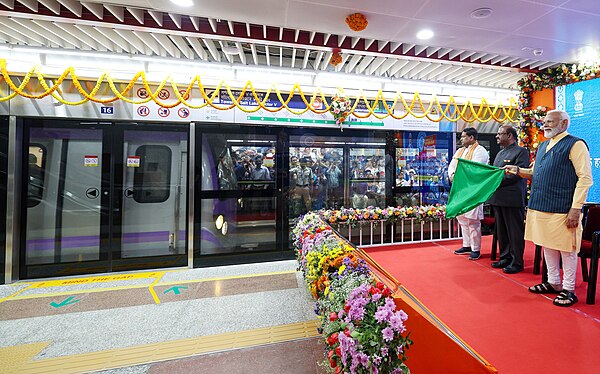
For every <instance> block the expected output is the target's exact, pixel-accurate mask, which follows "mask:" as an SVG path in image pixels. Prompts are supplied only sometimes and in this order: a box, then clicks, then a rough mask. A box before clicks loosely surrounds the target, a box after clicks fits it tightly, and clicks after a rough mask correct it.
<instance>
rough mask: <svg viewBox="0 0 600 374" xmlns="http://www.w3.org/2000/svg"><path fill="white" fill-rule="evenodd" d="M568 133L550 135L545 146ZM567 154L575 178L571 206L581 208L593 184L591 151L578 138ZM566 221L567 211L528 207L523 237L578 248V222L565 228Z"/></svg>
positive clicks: (559, 247)
mask: <svg viewBox="0 0 600 374" xmlns="http://www.w3.org/2000/svg"><path fill="white" fill-rule="evenodd" d="M567 135H568V133H567V132H564V133H562V134H559V135H557V136H555V137H554V138H552V139H550V143H549V144H548V148H547V150H550V149H552V147H554V145H555V144H556V143H558V141H560V140H561V139H562V138H564V137H565V136H567ZM569 158H570V159H571V162H572V163H573V167H574V168H575V173H576V174H577V178H578V180H577V184H576V186H575V191H574V193H573V204H572V205H571V208H574V209H581V207H582V205H583V204H584V203H585V199H586V197H587V192H588V190H589V188H590V186H592V184H593V180H592V167H591V165H590V162H589V160H590V153H589V151H588V149H587V147H586V146H585V144H583V142H577V143H575V144H574V145H573V147H572V148H571V151H570V153H569ZM534 168H535V164H534ZM533 188H535V186H533ZM566 222H567V214H566V213H565V214H561V213H547V212H539V211H536V210H533V209H529V210H528V211H527V220H526V224H525V239H526V240H530V241H532V242H534V243H535V244H538V245H541V246H544V247H546V248H552V249H557V250H560V251H565V252H572V251H575V252H579V247H580V245H581V233H582V231H583V229H582V227H581V222H580V223H579V225H578V226H577V227H576V228H572V229H570V228H567V223H566Z"/></svg>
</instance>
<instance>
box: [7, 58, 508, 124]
mask: <svg viewBox="0 0 600 374" xmlns="http://www.w3.org/2000/svg"><path fill="white" fill-rule="evenodd" d="M0 73H1V76H2V78H1V80H4V81H5V82H6V84H7V85H8V88H9V89H10V91H12V92H10V93H9V94H7V95H6V96H1V95H2V94H1V93H0V102H4V101H8V100H11V99H13V98H14V97H16V96H17V95H20V96H22V97H25V98H28V99H43V98H45V97H47V96H52V97H53V98H54V99H56V100H57V101H59V102H61V103H63V104H65V105H82V104H84V103H86V102H89V101H91V102H95V103H101V104H107V103H112V102H115V101H117V100H122V101H125V102H127V103H129V104H132V105H141V104H145V103H148V102H150V101H153V102H155V103H156V104H157V105H158V106H160V107H163V108H173V107H176V106H178V105H180V104H183V105H185V106H187V107H189V108H191V109H201V108H204V107H207V106H210V107H212V108H214V109H217V110H230V109H233V108H238V109H240V110H241V111H242V112H244V113H255V112H257V111H259V110H261V109H263V110H265V111H267V112H270V113H276V112H279V111H281V110H283V109H286V110H287V111H289V112H290V113H292V114H295V115H301V114H304V113H306V112H308V111H309V110H310V111H311V112H313V113H315V114H325V113H328V112H330V111H331V106H332V103H333V101H332V100H333V99H328V98H327V97H326V95H325V94H324V93H323V91H322V90H321V88H317V89H316V90H315V91H314V92H313V93H312V94H311V95H306V94H305V93H304V92H303V91H302V88H301V87H300V85H299V84H298V83H296V84H294V86H293V87H292V89H291V90H290V91H289V92H286V93H282V92H281V91H280V90H279V88H278V87H277V85H276V84H273V85H271V86H270V87H269V88H268V89H267V90H266V91H260V92H259V91H257V90H256V89H255V88H254V86H253V85H252V82H250V81H248V82H246V84H245V85H244V86H243V87H242V88H241V90H239V89H238V88H233V89H232V88H231V87H230V86H229V85H228V84H227V83H226V82H224V81H221V82H219V84H217V85H216V87H212V86H211V87H205V86H204V85H203V84H202V81H201V79H200V76H198V75H197V76H195V77H194V78H193V79H192V80H191V82H190V83H189V84H188V85H187V86H186V87H185V88H184V89H182V88H180V86H179V85H177V83H176V82H175V79H174V78H173V77H172V76H170V75H169V76H167V77H166V78H165V79H164V80H163V81H162V82H160V83H159V84H158V85H153V86H154V87H156V89H154V90H153V89H152V87H151V84H150V83H149V82H148V79H147V78H146V74H145V73H144V72H143V71H140V72H138V73H136V74H135V75H134V76H133V78H132V79H131V80H130V81H129V82H127V83H116V82H115V81H114V80H113V79H112V78H111V76H110V74H109V73H108V72H104V73H103V74H102V75H101V76H100V77H99V78H98V79H97V80H96V81H95V83H93V81H90V80H84V82H85V83H84V84H82V81H81V79H80V78H79V77H78V76H77V75H76V74H75V69H74V68H73V67H69V68H67V69H66V70H65V71H64V72H63V73H62V74H61V75H60V76H59V77H58V78H48V77H45V76H44V74H43V73H42V72H41V69H40V68H39V67H38V66H35V67H33V68H32V69H31V70H30V71H29V72H28V73H27V74H25V76H24V77H23V80H22V82H21V83H20V84H18V85H17V84H15V81H13V79H12V78H11V76H10V74H9V72H8V71H7V69H6V60H4V59H0ZM32 78H37V81H38V82H39V86H41V87H42V88H43V90H44V91H43V92H36V93H31V90H28V89H27V88H28V87H29V86H30V83H31V79H32ZM69 79H70V80H71V81H72V84H73V86H74V87H75V88H76V89H77V91H78V92H79V94H80V95H81V96H82V99H81V100H78V101H69V100H66V99H65V98H64V97H63V96H64V95H63V94H62V92H61V91H60V86H61V84H62V83H63V82H64V81H65V80H69ZM47 81H51V82H52V84H51V85H50V84H48V83H47ZM105 82H106V84H107V85H108V87H109V88H110V91H112V94H113V95H114V96H112V97H106V95H105V94H104V93H102V94H100V93H99V92H100V89H101V88H102V86H103V84H104V83H105ZM136 84H137V85H141V86H142V87H144V88H145V90H146V92H147V94H148V96H147V97H145V98H143V99H132V98H131V97H133V93H132V89H133V88H134V87H135V85H136ZM84 85H87V87H88V88H90V87H91V89H87V90H86V88H85V87H84ZM167 86H170V87H171V88H172V89H173V92H174V94H175V98H176V100H171V101H169V102H165V101H163V100H161V99H160V96H159V94H160V92H161V90H163V89H164V88H165V87H167ZM195 89H197V90H198V91H199V93H200V97H201V98H202V99H203V101H204V102H203V103H201V104H192V103H191V102H190V101H189V98H190V97H191V96H192V91H193V90H195ZM223 90H224V91H225V92H226V93H227V95H228V96H229V99H230V100H231V104H219V103H218V99H219V93H220V92H221V91H223ZM232 90H239V95H235V94H234V92H233V91H232ZM207 91H209V92H211V93H210V94H208V93H207ZM194 92H195V91H194ZM273 94H274V95H275V96H276V97H277V99H278V100H279V102H280V104H281V106H276V107H273V106H272V103H270V102H269V100H270V97H271V96H272V95H273ZM248 95H251V97H252V98H253V99H254V101H255V102H256V106H254V107H248V106H245V105H243V104H242V101H246V100H247V96H248ZM298 96H299V97H300V99H301V100H302V102H303V103H304V105H305V106H306V107H305V108H303V109H293V108H290V107H289V103H290V101H291V100H292V99H293V98H294V97H298ZM261 97H262V98H261ZM317 102H318V105H316V103H317ZM348 102H349V103H352V104H351V107H350V109H349V110H350V112H349V114H352V115H354V116H355V117H357V118H368V117H370V116H373V117H375V118H377V119H379V120H383V119H384V118H387V117H392V118H394V119H398V120H401V119H404V118H406V117H407V116H409V115H411V116H413V117H415V118H427V119H428V120H430V121H432V122H440V121H444V120H446V121H450V122H457V121H459V120H463V121H465V122H467V123H473V122H476V121H477V122H489V121H496V122H499V123H504V122H517V121H518V120H517V119H515V117H516V113H517V110H518V106H517V102H516V100H514V99H512V98H511V100H510V104H509V106H503V105H501V104H497V105H495V106H493V107H492V106H490V105H489V104H488V103H487V101H486V100H485V98H482V100H481V104H480V105H479V108H478V110H475V107H474V105H473V103H471V102H470V101H468V102H467V103H466V104H462V105H459V104H458V103H457V102H456V100H455V99H454V97H452V96H450V97H449V98H448V101H447V102H445V103H442V102H440V101H439V100H438V98H437V97H435V96H434V97H433V98H432V99H431V100H430V101H429V102H427V103H424V102H423V100H422V99H421V96H420V95H419V93H418V92H415V93H414V94H413V96H412V99H410V101H409V102H407V101H406V99H405V97H404V95H402V93H401V92H400V91H398V92H396V94H395V96H394V97H393V98H391V99H389V98H386V97H385V96H384V94H383V92H382V90H379V91H378V92H377V94H376V95H375V97H374V98H367V96H366V93H365V91H363V90H360V91H359V92H358V93H357V94H356V96H355V97H354V98H348ZM361 102H362V103H364V108H366V111H365V110H364V109H363V110H360V111H359V110H357V107H358V105H359V103H361ZM390 103H391V105H390Z"/></svg>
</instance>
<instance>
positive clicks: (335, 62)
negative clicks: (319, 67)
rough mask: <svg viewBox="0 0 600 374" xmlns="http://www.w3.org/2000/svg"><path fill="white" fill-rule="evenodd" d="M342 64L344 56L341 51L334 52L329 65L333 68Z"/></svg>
mask: <svg viewBox="0 0 600 374" xmlns="http://www.w3.org/2000/svg"><path fill="white" fill-rule="evenodd" d="M341 62H342V55H341V54H340V52H339V51H334V52H333V54H332V55H331V58H330V59H329V63H330V64H331V65H333V66H338V65H339V64H340V63H341Z"/></svg>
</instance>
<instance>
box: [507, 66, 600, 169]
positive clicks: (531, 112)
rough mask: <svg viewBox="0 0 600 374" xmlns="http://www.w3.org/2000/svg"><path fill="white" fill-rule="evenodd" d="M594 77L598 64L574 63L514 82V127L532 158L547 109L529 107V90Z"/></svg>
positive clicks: (538, 89)
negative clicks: (516, 107)
mask: <svg viewBox="0 0 600 374" xmlns="http://www.w3.org/2000/svg"><path fill="white" fill-rule="evenodd" d="M598 76H600V65H599V64H597V63H596V64H593V65H590V66H586V65H584V64H579V65H576V64H574V65H572V66H571V68H569V67H568V66H566V65H562V66H559V67H555V68H549V69H546V70H543V71H540V72H539V73H537V74H529V75H527V76H525V77H523V78H521V79H520V80H519V81H518V82H517V86H518V87H519V89H520V90H521V93H520V94H519V103H518V104H519V112H520V122H519V126H518V129H517V132H518V135H519V143H520V144H521V145H523V146H524V147H526V148H527V149H529V152H530V156H531V159H532V160H533V158H534V155H535V152H536V150H537V147H538V145H539V144H540V143H541V142H542V141H544V140H545V138H544V132H543V131H542V130H541V125H542V121H543V119H544V116H545V115H546V111H547V108H546V107H543V106H538V107H537V108H535V109H534V108H531V99H532V96H533V93H534V92H535V91H541V90H543V89H545V88H549V89H554V88H555V87H557V86H562V85H565V84H569V83H575V82H579V81H585V80H589V79H594V78H597V77H598Z"/></svg>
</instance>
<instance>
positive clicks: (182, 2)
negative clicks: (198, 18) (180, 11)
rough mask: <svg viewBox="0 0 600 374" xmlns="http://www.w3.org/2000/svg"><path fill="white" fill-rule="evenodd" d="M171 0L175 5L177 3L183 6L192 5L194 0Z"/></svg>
mask: <svg viewBox="0 0 600 374" xmlns="http://www.w3.org/2000/svg"><path fill="white" fill-rule="evenodd" d="M171 2H172V3H173V4H175V5H179V6H183V7H188V6H192V5H194V2H193V1H192V0H171Z"/></svg>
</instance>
